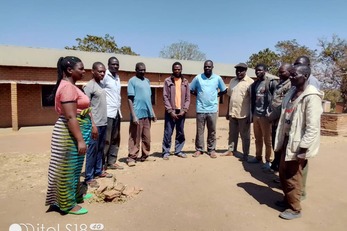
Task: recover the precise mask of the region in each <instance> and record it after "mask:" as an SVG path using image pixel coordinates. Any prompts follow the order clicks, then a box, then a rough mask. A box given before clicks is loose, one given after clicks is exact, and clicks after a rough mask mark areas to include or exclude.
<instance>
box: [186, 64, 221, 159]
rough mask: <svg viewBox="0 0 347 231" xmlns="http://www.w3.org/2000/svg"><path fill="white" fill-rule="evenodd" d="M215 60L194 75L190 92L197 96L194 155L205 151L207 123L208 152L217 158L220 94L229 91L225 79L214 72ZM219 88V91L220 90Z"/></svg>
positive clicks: (197, 155)
mask: <svg viewBox="0 0 347 231" xmlns="http://www.w3.org/2000/svg"><path fill="white" fill-rule="evenodd" d="M212 70H213V62H212V61H211V60H207V61H205V63H204V73H203V74H199V75H197V76H195V77H194V79H193V81H192V83H191V84H190V92H191V93H192V94H193V95H195V96H196V138H195V150H196V152H195V153H194V155H193V157H199V156H200V155H201V154H202V153H203V151H204V141H203V139H204V130H205V124H206V125H207V153H208V154H209V155H210V157H211V158H216V157H217V154H216V122H217V117H218V96H221V95H223V94H225V93H226V92H227V89H226V86H225V84H224V81H223V79H222V78H221V77H220V76H219V75H216V74H213V73H212ZM218 90H219V92H218Z"/></svg>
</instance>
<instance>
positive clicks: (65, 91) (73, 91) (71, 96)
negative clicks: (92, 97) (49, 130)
mask: <svg viewBox="0 0 347 231" xmlns="http://www.w3.org/2000/svg"><path fill="white" fill-rule="evenodd" d="M64 102H76V103H77V113H80V112H81V111H82V110H84V109H86V108H88V107H89V104H90V101H89V98H88V96H86V95H85V94H84V93H83V92H82V91H81V90H80V89H79V88H78V87H76V86H75V85H73V84H72V83H70V82H69V81H66V80H61V82H60V84H59V87H58V89H57V93H56V95H55V111H56V112H57V113H58V114H59V115H63V112H62V111H63V108H62V106H61V104H62V103H64Z"/></svg>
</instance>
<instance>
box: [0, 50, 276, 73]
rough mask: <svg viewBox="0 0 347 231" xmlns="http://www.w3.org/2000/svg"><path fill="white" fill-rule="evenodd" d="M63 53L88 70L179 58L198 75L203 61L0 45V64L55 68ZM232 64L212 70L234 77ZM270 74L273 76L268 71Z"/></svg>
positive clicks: (166, 64)
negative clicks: (112, 63)
mask: <svg viewBox="0 0 347 231" xmlns="http://www.w3.org/2000/svg"><path fill="white" fill-rule="evenodd" d="M62 56H77V57H79V58H80V59H81V60H82V61H83V64H84V66H85V68H86V69H91V67H92V65H93V63H94V62H96V61H100V62H102V63H104V64H105V65H106V66H107V61H108V59H109V58H110V57H111V56H116V57H117V58H118V60H119V63H120V68H119V70H121V71H132V72H133V71H134V70H135V64H136V63H138V62H143V63H145V65H146V71H147V72H148V73H162V74H170V73H172V70H171V66H172V64H173V63H174V62H175V61H179V62H181V63H182V66H183V73H184V74H188V75H197V74H199V73H202V72H203V63H204V62H203V61H190V60H174V59H163V58H149V57H144V56H132V55H122V54H112V53H100V52H86V51H74V50H65V49H50V48H33V47H18V46H6V45H0V65H2V66H24V67H47V68H56V67H57V61H58V59H59V58H60V57H62ZM234 66H235V64H224V63H214V69H213V72H214V73H215V74H217V75H221V76H229V77H235V68H234ZM247 75H248V76H250V77H252V78H255V73H254V69H252V68H248V70H247ZM268 76H270V77H275V78H277V77H276V76H273V75H270V74H268Z"/></svg>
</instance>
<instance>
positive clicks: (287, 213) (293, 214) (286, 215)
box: [279, 209, 301, 220]
mask: <svg viewBox="0 0 347 231" xmlns="http://www.w3.org/2000/svg"><path fill="white" fill-rule="evenodd" d="M279 217H280V218H283V219H286V220H293V219H296V218H299V217H301V212H300V211H294V210H292V209H286V210H284V211H283V212H281V213H280V215H279Z"/></svg>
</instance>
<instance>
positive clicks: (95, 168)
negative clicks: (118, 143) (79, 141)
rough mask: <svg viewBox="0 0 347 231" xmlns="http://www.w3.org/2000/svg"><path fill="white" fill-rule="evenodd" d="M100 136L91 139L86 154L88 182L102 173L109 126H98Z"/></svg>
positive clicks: (86, 178)
mask: <svg viewBox="0 0 347 231" xmlns="http://www.w3.org/2000/svg"><path fill="white" fill-rule="evenodd" d="M97 128H98V132H99V136H98V139H97V140H93V139H92V138H91V139H90V143H89V145H88V149H87V154H86V156H87V157H86V177H85V182H88V181H90V180H92V179H93V178H94V176H98V175H100V174H101V173H102V160H103V156H104V147H105V139H106V128H107V126H106V125H105V126H98V127H97Z"/></svg>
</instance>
